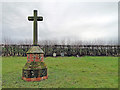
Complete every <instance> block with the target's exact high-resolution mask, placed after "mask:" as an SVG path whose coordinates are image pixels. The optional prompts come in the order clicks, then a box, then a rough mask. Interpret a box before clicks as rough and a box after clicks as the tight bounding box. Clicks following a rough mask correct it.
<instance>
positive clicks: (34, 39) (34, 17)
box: [28, 10, 43, 45]
mask: <svg viewBox="0 0 120 90" xmlns="http://www.w3.org/2000/svg"><path fill="white" fill-rule="evenodd" d="M28 20H29V21H33V45H37V42H38V37H37V35H38V34H37V21H43V17H42V16H37V10H34V16H29V17H28Z"/></svg>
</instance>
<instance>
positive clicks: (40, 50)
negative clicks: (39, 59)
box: [27, 46, 44, 54]
mask: <svg viewBox="0 0 120 90" xmlns="http://www.w3.org/2000/svg"><path fill="white" fill-rule="evenodd" d="M30 53H34V54H35V53H37V54H44V52H43V50H42V49H41V48H40V47H39V46H33V47H32V48H30V49H29V50H28V51H27V54H30Z"/></svg>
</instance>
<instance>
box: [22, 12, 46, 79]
mask: <svg viewBox="0 0 120 90" xmlns="http://www.w3.org/2000/svg"><path fill="white" fill-rule="evenodd" d="M28 20H29V21H33V22H34V24H33V46H32V47H31V48H30V49H29V50H28V52H27V63H26V64H25V66H24V67H23V71H22V79H23V80H25V81H40V80H43V79H47V78H48V74H47V66H46V64H45V62H44V52H43V50H42V49H41V48H40V47H39V46H37V41H38V37H37V36H38V35H37V21H42V20H43V17H41V16H39V17H38V16H37V10H34V16H29V17H28Z"/></svg>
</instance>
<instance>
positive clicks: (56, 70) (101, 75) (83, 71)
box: [2, 56, 118, 88]
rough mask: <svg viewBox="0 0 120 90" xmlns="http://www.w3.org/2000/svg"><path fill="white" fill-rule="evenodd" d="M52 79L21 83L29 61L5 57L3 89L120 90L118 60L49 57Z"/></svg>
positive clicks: (88, 57)
mask: <svg viewBox="0 0 120 90" xmlns="http://www.w3.org/2000/svg"><path fill="white" fill-rule="evenodd" d="M44 61H45V63H46V65H47V68H48V79H46V80H43V81H40V82H26V81H23V80H22V79H21V77H22V68H23V67H24V65H25V64H26V62H27V57H2V88H117V87H118V57H97V56H84V57H79V58H78V57H55V58H54V57H46V58H45V59H44Z"/></svg>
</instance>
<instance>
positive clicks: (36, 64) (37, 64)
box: [23, 61, 47, 70]
mask: <svg viewBox="0 0 120 90" xmlns="http://www.w3.org/2000/svg"><path fill="white" fill-rule="evenodd" d="M44 68H47V66H46V64H45V62H34V61H33V62H31V63H26V64H25V66H24V68H23V69H26V70H31V69H32V70H36V69H44Z"/></svg>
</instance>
